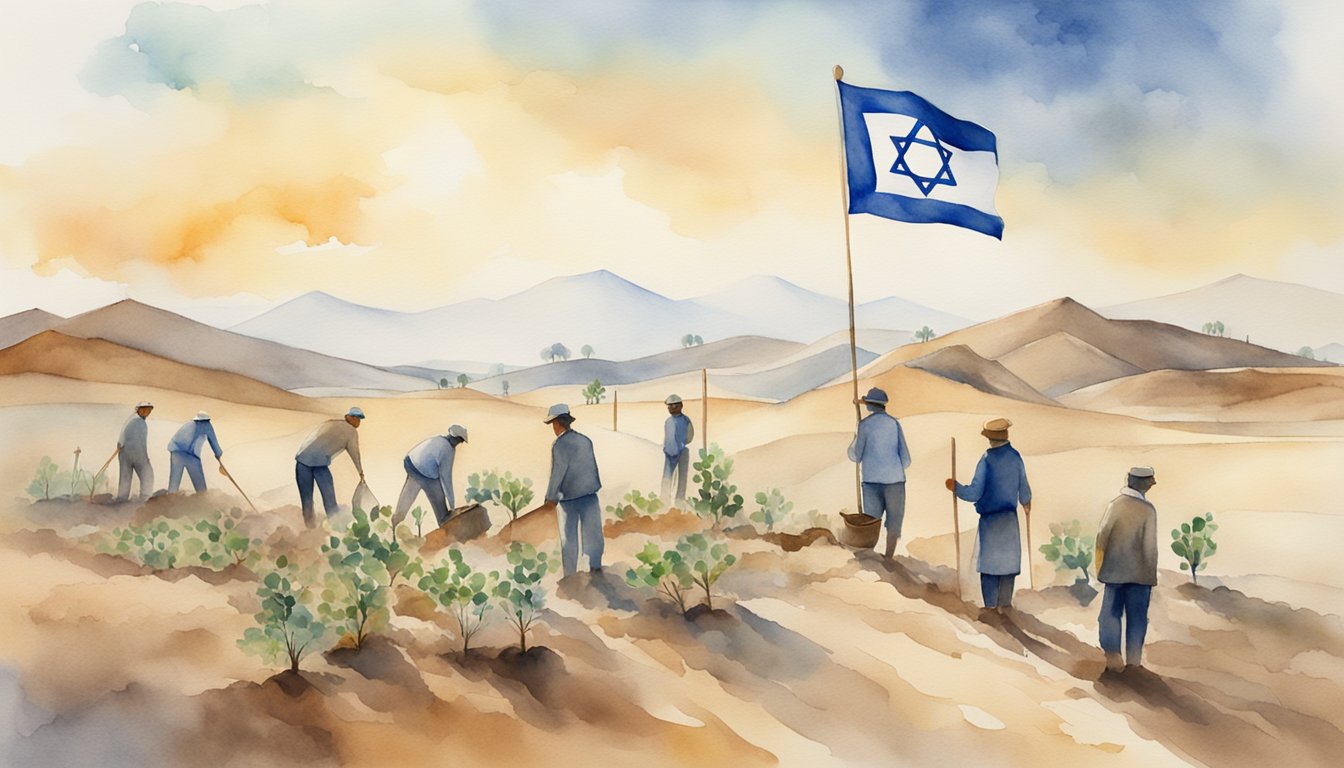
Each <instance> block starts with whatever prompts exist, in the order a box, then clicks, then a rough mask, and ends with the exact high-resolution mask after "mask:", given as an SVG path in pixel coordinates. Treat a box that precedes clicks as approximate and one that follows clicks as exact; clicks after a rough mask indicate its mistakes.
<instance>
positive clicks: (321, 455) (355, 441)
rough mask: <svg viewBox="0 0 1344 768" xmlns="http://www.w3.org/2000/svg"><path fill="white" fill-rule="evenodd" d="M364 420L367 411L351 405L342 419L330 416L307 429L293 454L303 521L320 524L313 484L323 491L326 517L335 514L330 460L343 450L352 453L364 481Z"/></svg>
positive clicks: (351, 457)
mask: <svg viewBox="0 0 1344 768" xmlns="http://www.w3.org/2000/svg"><path fill="white" fill-rule="evenodd" d="M363 421H364V411H362V410H360V409H359V408H351V409H350V410H349V411H348V412H346V414H345V416H344V417H343V418H340V419H331V420H329V421H324V422H322V423H321V424H319V425H318V427H317V429H314V430H313V431H312V432H310V433H308V437H306V438H304V440H303V443H301V444H300V445H299V452H298V453H296V454H294V482H295V483H297V484H298V486H299V503H300V505H301V506H302V507H303V522H304V524H305V525H307V526H308V527H309V528H311V527H313V526H314V525H316V524H317V521H316V520H315V519H314V515H313V485H314V484H316V485H317V488H318V491H319V492H320V493H321V494H322V506H323V508H324V509H326V512H327V517H331V516H332V515H334V514H336V512H337V511H338V510H339V507H338V506H337V504H336V483H335V481H334V480H332V479H331V460H332V459H333V458H334V457H336V456H338V455H340V453H341V452H342V451H345V452H348V453H349V454H350V460H351V461H353V462H354V463H355V470H356V471H357V472H359V481H360V482H361V483H362V482H364V464H363V462H361V461H360V459H359V433H358V432H356V431H355V430H357V429H359V425H360V423H361V422H363Z"/></svg>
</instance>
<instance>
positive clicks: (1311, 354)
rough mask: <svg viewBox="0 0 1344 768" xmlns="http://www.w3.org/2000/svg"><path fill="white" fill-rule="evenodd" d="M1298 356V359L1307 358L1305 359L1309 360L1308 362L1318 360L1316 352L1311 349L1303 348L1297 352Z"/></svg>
mask: <svg viewBox="0 0 1344 768" xmlns="http://www.w3.org/2000/svg"><path fill="white" fill-rule="evenodd" d="M1297 356H1298V357H1305V358H1307V359H1308V360H1315V359H1316V350H1314V349H1312V348H1311V347H1303V348H1301V349H1299V350H1297Z"/></svg>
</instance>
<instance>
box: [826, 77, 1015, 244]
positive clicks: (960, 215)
mask: <svg viewBox="0 0 1344 768" xmlns="http://www.w3.org/2000/svg"><path fill="white" fill-rule="evenodd" d="M836 85H838V86H839V87H840V110H841V114H842V118H843V121H844V139H845V159H846V164H847V165H848V168H847V172H848V176H849V212H850V213H871V214H873V215H875V216H881V217H883V218H887V219H895V220H896V221H908V222H914V223H935V224H952V225H954V226H958V227H965V228H967V229H973V230H975V231H976V232H983V233H984V234H986V235H990V236H992V237H997V238H999V239H1000V240H1002V239H1003V219H1002V218H1000V217H999V215H998V212H997V211H996V210H995V208H994V190H995V188H996V187H997V186H998V184H999V153H998V144H997V142H996V140H995V138H994V134H993V133H990V132H989V131H988V130H986V129H985V128H983V127H981V126H979V125H976V124H975V123H972V122H968V121H966V120H958V119H957V118H955V117H952V116H951V115H949V114H947V113H946V112H944V111H942V110H941V109H938V108H937V107H935V106H933V105H932V104H930V103H929V102H927V101H925V100H924V99H923V98H920V97H919V96H916V95H915V94H913V93H910V92H909V91H882V90H877V89H875V88H856V87H854V86H852V85H849V84H847V83H843V82H837V83H836Z"/></svg>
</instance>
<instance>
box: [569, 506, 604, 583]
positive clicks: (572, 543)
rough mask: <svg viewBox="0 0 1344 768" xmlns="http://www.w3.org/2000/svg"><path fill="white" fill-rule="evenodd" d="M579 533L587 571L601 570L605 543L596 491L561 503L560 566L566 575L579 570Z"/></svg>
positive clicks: (600, 507)
mask: <svg viewBox="0 0 1344 768" xmlns="http://www.w3.org/2000/svg"><path fill="white" fill-rule="evenodd" d="M580 535H582V537H583V553H584V554H585V555H587V556H588V570H590V571H597V570H601V569H602V551H603V549H605V546H606V542H605V541H603V539H602V506H601V505H600V504H599V503H598V501H597V494H596V493H590V494H588V495H587V496H580V497H578V498H577V499H567V500H565V501H562V502H560V566H561V568H562V569H563V571H564V575H566V576H568V575H570V574H571V573H574V572H575V571H577V570H578V569H579V537H580Z"/></svg>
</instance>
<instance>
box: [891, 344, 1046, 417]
mask: <svg viewBox="0 0 1344 768" xmlns="http://www.w3.org/2000/svg"><path fill="white" fill-rule="evenodd" d="M906 365H907V366H909V367H910V368H918V369H920V370H923V371H928V372H929V373H932V374H935V375H938V376H942V377H943V378H945V379H950V380H952V381H956V382H960V383H962V384H969V385H970V386H972V387H975V388H976V389H978V390H980V391H981V392H986V393H989V394H991V395H999V396H1000V397H1011V398H1013V399H1014V400H1026V401H1027V402H1030V403H1049V402H1052V401H1051V400H1050V398H1048V397H1045V396H1044V395H1042V394H1041V393H1040V392H1038V391H1036V390H1035V389H1033V388H1032V386H1031V385H1030V384H1028V383H1027V382H1025V381H1023V380H1022V379H1020V378H1018V377H1017V376H1016V375H1015V374H1014V373H1013V372H1012V371H1010V370H1008V368H1006V367H1004V366H1003V365H1000V364H999V363H998V362H996V361H994V360H986V359H984V358H983V357H981V356H979V355H977V354H975V352H973V351H972V350H971V348H970V347H966V346H963V345H960V344H957V345H955V346H951V347H943V348H942V349H939V350H937V351H934V352H931V353H929V354H927V355H924V356H923V357H917V358H915V359H914V360H911V361H910V362H908V363H906Z"/></svg>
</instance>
